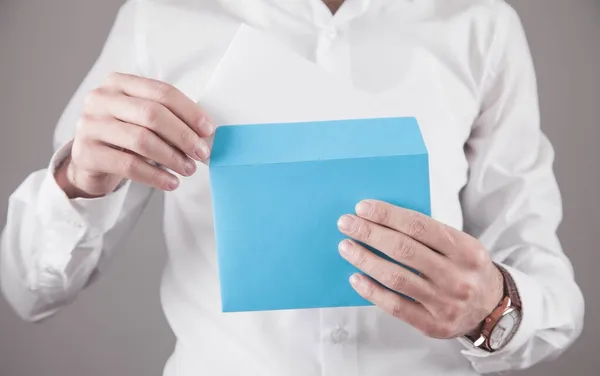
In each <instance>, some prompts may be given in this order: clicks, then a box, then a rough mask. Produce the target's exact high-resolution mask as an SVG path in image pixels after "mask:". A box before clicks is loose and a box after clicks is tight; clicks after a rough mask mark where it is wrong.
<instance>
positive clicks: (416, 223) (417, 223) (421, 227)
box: [408, 216, 427, 237]
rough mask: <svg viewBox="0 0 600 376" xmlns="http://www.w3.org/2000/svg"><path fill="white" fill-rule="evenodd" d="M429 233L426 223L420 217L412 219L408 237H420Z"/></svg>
mask: <svg viewBox="0 0 600 376" xmlns="http://www.w3.org/2000/svg"><path fill="white" fill-rule="evenodd" d="M426 231H427V228H426V226H425V223H424V222H423V220H422V219H421V218H419V217H418V216H414V217H413V218H411V220H410V222H409V224H408V235H410V236H412V237H419V236H421V235H423V234H425V232H426Z"/></svg>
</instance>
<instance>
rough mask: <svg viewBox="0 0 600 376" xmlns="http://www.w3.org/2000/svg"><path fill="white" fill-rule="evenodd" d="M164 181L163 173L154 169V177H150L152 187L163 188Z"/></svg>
mask: <svg viewBox="0 0 600 376" xmlns="http://www.w3.org/2000/svg"><path fill="white" fill-rule="evenodd" d="M164 181H165V180H164V179H163V178H162V173H161V171H160V170H158V169H154V170H153V171H152V176H151V177H150V182H151V184H152V185H155V186H161V185H164Z"/></svg>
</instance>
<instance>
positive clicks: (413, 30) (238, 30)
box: [146, 8, 479, 227]
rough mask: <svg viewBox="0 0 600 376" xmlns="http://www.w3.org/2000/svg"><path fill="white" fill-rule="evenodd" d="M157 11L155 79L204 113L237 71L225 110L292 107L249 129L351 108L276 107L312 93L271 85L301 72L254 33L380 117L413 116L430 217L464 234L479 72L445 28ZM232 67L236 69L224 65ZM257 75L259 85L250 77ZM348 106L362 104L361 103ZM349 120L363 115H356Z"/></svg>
mask: <svg viewBox="0 0 600 376" xmlns="http://www.w3.org/2000/svg"><path fill="white" fill-rule="evenodd" d="M153 11H156V12H158V13H160V17H161V19H162V20H163V22H162V23H161V24H153V25H152V26H151V27H149V29H148V33H147V35H146V38H147V40H146V43H147V52H148V56H149V61H151V66H152V67H153V69H154V71H155V72H156V74H157V76H158V77H157V78H158V79H161V80H164V81H167V82H170V83H172V84H173V85H175V86H176V87H178V88H179V89H181V90H182V91H183V92H184V93H186V94H187V95H188V96H190V97H191V98H192V99H193V100H195V101H198V103H199V105H200V106H202V104H203V103H202V98H203V96H204V95H206V93H207V92H208V91H210V89H211V84H212V83H213V82H214V81H215V77H216V76H218V75H228V74H235V75H236V76H235V77H236V79H237V82H236V83H235V85H233V86H231V89H230V91H229V92H228V93H227V95H225V96H224V97H223V98H224V99H223V100H222V101H221V104H222V105H221V108H220V109H219V110H220V111H228V110H230V111H237V110H238V108H239V106H240V101H244V100H245V99H244V96H243V95H240V94H239V93H240V92H244V93H246V95H248V96H252V93H255V96H257V97H260V96H261V95H264V97H265V98H269V97H271V98H275V99H276V100H275V99H274V100H272V102H273V106H278V110H281V108H280V107H281V106H284V107H286V108H287V109H288V111H287V112H285V111H284V112H282V111H277V114H282V113H283V114H286V113H287V114H289V115H288V116H285V115H281V116H280V115H278V117H275V118H274V117H272V116H269V115H268V114H265V113H266V112H270V110H269V108H270V107H269V104H268V103H261V105H260V111H262V114H261V115H260V116H258V117H253V116H250V115H248V122H252V121H256V120H264V121H273V122H285V121H298V120H311V116H312V115H311V114H315V115H314V116H315V118H314V119H312V120H323V119H320V118H316V117H319V116H321V115H320V114H328V112H327V111H323V110H322V109H321V108H317V107H332V108H343V107H344V102H343V101H344V99H343V96H329V97H322V96H321V97H319V98H320V100H318V101H314V100H312V101H310V100H297V99H295V100H292V99H290V100H289V101H285V100H284V101H283V102H281V103H278V101H279V99H281V98H283V99H285V98H286V97H287V98H299V97H298V95H297V94H298V93H297V91H298V90H304V92H305V95H308V96H310V95H311V93H310V87H308V88H307V87H305V85H302V83H301V82H296V83H294V80H293V79H290V80H289V81H290V84H289V85H284V84H281V82H277V83H273V82H270V81H273V80H275V81H288V77H293V76H294V75H296V74H297V72H295V71H294V68H293V67H292V66H282V65H283V64H286V63H285V59H281V61H278V60H280V59H278V56H277V53H273V51H270V52H269V53H265V54H264V55H263V56H261V55H260V51H252V49H253V48H255V47H254V46H253V42H252V37H248V34H251V35H254V34H256V35H259V34H262V35H267V36H268V37H269V38H271V39H272V40H273V41H276V42H277V43H278V44H279V45H280V46H281V47H282V53H286V54H288V53H291V54H294V55H295V56H296V57H297V59H300V60H302V64H300V65H301V66H303V67H306V68H307V69H309V70H312V71H313V72H315V74H317V75H320V76H322V77H324V79H326V80H329V78H331V80H337V81H338V82H340V84H341V85H344V86H345V87H348V88H349V90H355V91H356V92H358V93H360V95H364V96H365V98H369V101H371V102H373V103H377V105H378V106H379V107H380V108H382V109H384V110H383V111H384V112H385V114H383V115H386V116H411V117H416V118H417V120H418V121H419V124H420V126H421V131H422V133H423V138H424V140H425V143H426V145H427V148H428V151H429V155H430V169H431V183H432V209H433V214H434V216H437V217H438V218H439V219H441V220H444V221H446V222H447V223H452V224H454V225H455V226H457V227H460V225H461V217H460V214H459V212H460V207H459V205H458V193H459V191H460V189H461V188H462V186H463V185H464V184H465V183H466V179H467V172H468V163H467V161H466V158H465V155H464V151H463V148H464V144H465V142H466V141H467V140H468V137H469V134H470V132H471V126H472V124H473V121H474V119H475V117H476V115H477V112H478V108H479V103H478V101H477V93H476V86H477V85H476V83H475V82H474V81H475V80H474V78H473V77H474V73H473V72H470V71H469V68H468V66H469V64H467V63H466V62H464V61H461V59H462V57H461V56H460V55H451V54H450V52H451V49H452V46H451V45H450V42H448V44H447V45H446V46H444V39H445V38H447V37H448V36H445V35H444V30H443V29H440V28H438V27H424V26H419V25H416V24H415V25H412V26H411V27H408V26H406V27H398V26H397V25H396V26H395V25H394V24H393V23H391V22H378V23H377V22H367V21H365V20H362V21H361V20H357V21H355V22H350V23H347V24H344V25H340V26H338V27H335V28H315V27H311V26H310V25H304V26H301V25H294V24H286V23H281V24H279V23H269V22H267V23H262V24H261V23H260V22H258V21H256V23H255V24H252V23H251V22H250V21H249V20H239V19H236V18H235V17H232V16H230V15H229V14H226V13H223V12H220V11H218V10H217V9H206V10H205V11H202V12H200V11H198V12H186V11H185V10H183V9H172V8H164V9H158V8H157V9H155V10H153ZM158 13H157V16H158ZM167 25H169V26H167ZM448 30H451V29H448ZM456 36H457V35H453V37H454V38H456ZM243 38H245V39H243ZM257 38H258V37H257ZM240 39H243V41H240ZM243 44H246V45H247V48H248V50H249V51H250V52H249V53H253V55H252V56H253V58H251V59H250V58H244V55H239V57H238V58H237V59H234V58H232V53H234V52H235V51H232V49H234V47H233V46H235V48H238V49H239V48H240V45H243ZM440 44H441V45H440ZM455 47H456V46H454V48H455ZM284 50H285V52H283V51H284ZM236 56H237V55H236ZM226 64H228V67H229V68H224V67H223V66H224V65H226ZM266 66H269V67H270V68H269V69H272V70H273V71H277V72H278V74H275V73H274V74H273V75H269V74H268V72H265V71H264V70H265V67H266ZM228 69H229V70H230V71H229V72H228ZM233 72H235V73H233ZM282 72H284V73H282ZM282 74H283V75H282ZM257 75H260V77H261V80H255V79H246V78H245V77H251V78H255V77H253V76H257ZM286 75H287V76H286ZM300 87H302V88H300ZM313 87H314V91H318V90H320V88H319V85H318V84H315V85H313ZM270 88H271V89H270ZM273 88H274V89H273ZM266 90H271V91H274V90H276V93H273V92H270V93H267V94H268V95H265V92H264V91H266ZM320 94H322V93H320ZM315 96H316V95H315ZM313 99H314V98H313ZM309 103H310V104H309ZM348 106H355V107H356V105H355V104H354V103H353V104H348ZM242 107H243V106H242ZM272 112H275V111H272ZM338 113H340V114H342V113H344V111H343V110H341V111H340V112H338ZM348 113H351V114H353V115H356V116H360V114H361V112H360V110H357V109H353V111H350V112H348ZM367 113H368V111H367V110H366V109H365V114H367ZM295 114H300V115H295ZM372 114H373V113H369V115H371V116H372ZM209 115H211V114H210V113H209ZM298 117H301V119H299V118H298ZM236 119H244V117H243V116H242V117H238V118H236ZM242 122H243V121H242ZM217 123H219V122H218V121H217ZM436 209H437V210H436ZM436 212H437V213H438V215H436Z"/></svg>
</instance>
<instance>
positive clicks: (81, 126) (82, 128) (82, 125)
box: [75, 113, 94, 136]
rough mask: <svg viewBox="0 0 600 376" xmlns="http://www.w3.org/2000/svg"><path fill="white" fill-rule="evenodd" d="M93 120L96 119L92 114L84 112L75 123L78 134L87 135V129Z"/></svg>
mask: <svg viewBox="0 0 600 376" xmlns="http://www.w3.org/2000/svg"><path fill="white" fill-rule="evenodd" d="M93 122H94V120H93V119H92V117H91V116H88V115H86V114H85V113H84V114H82V115H81V116H80V117H79V119H77V124H76V125H75V129H76V134H77V135H78V136H81V135H82V134H83V135H85V133H87V130H88V129H89V127H90V126H91V125H92V124H93Z"/></svg>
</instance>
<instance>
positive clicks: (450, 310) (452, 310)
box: [442, 304, 460, 323]
mask: <svg viewBox="0 0 600 376" xmlns="http://www.w3.org/2000/svg"><path fill="white" fill-rule="evenodd" d="M442 317H443V318H444V321H445V322H446V323H453V322H455V321H456V320H457V319H458V318H459V317H460V308H459V307H458V306H456V305H454V304H447V305H445V306H444V308H442Z"/></svg>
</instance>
